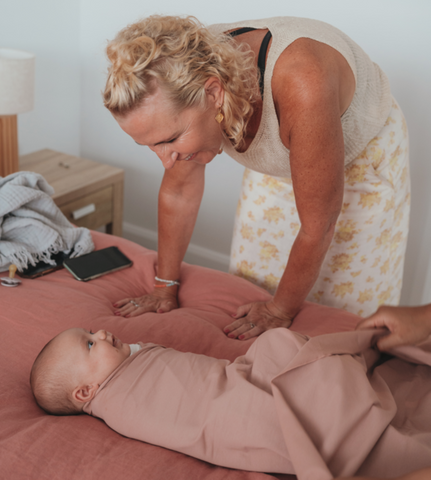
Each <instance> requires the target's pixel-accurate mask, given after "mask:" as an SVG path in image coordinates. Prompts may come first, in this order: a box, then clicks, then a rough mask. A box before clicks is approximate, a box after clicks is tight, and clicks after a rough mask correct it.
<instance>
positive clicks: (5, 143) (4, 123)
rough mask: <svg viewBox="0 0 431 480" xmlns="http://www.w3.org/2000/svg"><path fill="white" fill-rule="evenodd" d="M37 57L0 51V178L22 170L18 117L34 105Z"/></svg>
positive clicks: (18, 52)
mask: <svg viewBox="0 0 431 480" xmlns="http://www.w3.org/2000/svg"><path fill="white" fill-rule="evenodd" d="M34 63H35V61H34V55H33V54H32V53H28V52H24V51H22V50H12V49H9V48H0V177H5V176H6V175H9V174H11V173H14V172H18V171H19V165H18V127H17V114H18V113H23V112H28V111H29V110H32V109H33V104H34Z"/></svg>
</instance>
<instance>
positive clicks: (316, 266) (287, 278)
mask: <svg viewBox="0 0 431 480" xmlns="http://www.w3.org/2000/svg"><path fill="white" fill-rule="evenodd" d="M333 234H334V225H331V226H330V227H329V228H328V230H327V231H326V232H325V233H324V234H322V235H321V236H313V237H312V236H310V235H307V234H306V233H305V232H304V230H303V229H302V228H301V229H300V231H299V233H298V235H297V237H296V239H295V242H294V243H293V246H292V249H291V252H290V255H289V260H288V262H287V265H286V268H285V270H284V273H283V276H282V278H281V280H280V283H279V285H278V288H277V291H276V293H275V295H274V303H275V304H276V305H277V307H278V308H280V309H281V310H282V311H283V312H285V313H286V314H288V315H290V316H292V317H294V316H295V315H296V314H297V313H298V311H299V309H300V308H301V306H302V304H303V303H304V301H305V299H306V297H307V295H308V293H309V292H310V290H311V289H312V287H313V285H314V283H315V282H316V280H317V278H318V276H319V272H320V268H321V266H322V263H323V260H324V258H325V255H326V252H327V251H328V248H329V245H330V243H331V240H332V237H333Z"/></svg>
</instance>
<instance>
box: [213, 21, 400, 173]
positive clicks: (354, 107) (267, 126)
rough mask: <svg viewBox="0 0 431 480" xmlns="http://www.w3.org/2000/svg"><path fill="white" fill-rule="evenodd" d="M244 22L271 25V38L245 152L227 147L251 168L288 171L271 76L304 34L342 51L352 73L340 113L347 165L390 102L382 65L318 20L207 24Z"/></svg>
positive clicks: (221, 27) (219, 28) (216, 29)
mask: <svg viewBox="0 0 431 480" xmlns="http://www.w3.org/2000/svg"><path fill="white" fill-rule="evenodd" d="M242 27H252V28H261V29H266V28H267V29H269V30H270V32H271V33H272V43H271V46H270V48H269V51H268V57H267V61H266V68H265V78H264V97H263V111H262V119H261V122H260V125H259V129H258V131H257V134H256V136H255V138H254V139H253V141H252V142H251V144H250V146H249V147H248V149H247V150H246V151H245V152H244V153H239V152H237V151H236V150H235V149H234V148H233V147H232V145H231V144H230V142H225V145H224V148H225V151H226V153H227V154H228V155H229V156H231V157H232V158H233V159H235V160H236V161H237V162H239V163H240V164H242V165H244V166H245V167H247V168H250V169H251V170H255V171H257V172H260V173H265V174H268V175H272V176H276V177H277V176H278V177H286V176H287V177H289V176H290V162H289V150H288V149H287V148H286V147H285V146H284V145H283V143H282V141H281V139H280V134H279V124H278V119H277V114H276V110H275V106H274V101H273V98H272V89H271V80H272V75H273V71H274V66H275V63H276V61H277V59H278V57H279V56H280V54H281V53H282V52H283V51H284V50H285V49H286V48H287V47H288V46H289V45H290V44H291V43H292V42H294V41H295V40H297V39H298V38H304V37H305V38H311V39H312V40H317V41H319V42H322V43H325V44H327V45H329V46H331V47H332V48H334V49H335V50H337V51H338V52H340V53H341V55H343V57H344V58H345V59H346V60H347V62H348V63H349V65H350V68H351V69H352V71H353V74H354V76H355V80H356V90H355V94H354V97H353V100H352V102H351V104H350V106H349V108H348V109H347V110H346V111H345V112H344V114H343V115H342V117H341V125H342V128H343V135H344V163H345V165H347V164H349V163H350V162H351V161H352V160H354V159H355V158H356V157H357V156H358V155H359V154H360V153H361V152H362V150H364V148H365V147H366V146H367V144H368V143H369V141H370V140H371V139H373V138H374V137H375V136H376V135H377V134H378V132H379V131H380V130H381V128H382V127H383V125H384V124H385V122H386V119H387V117H388V115H389V111H390V108H391V105H392V96H391V91H390V86H389V81H388V79H387V77H386V75H385V74H384V73H383V71H382V70H381V69H380V67H379V66H378V65H376V64H375V63H373V62H372V61H371V59H370V58H369V57H368V55H367V54H366V53H365V52H364V51H363V50H362V48H361V47H359V45H357V44H356V43H355V42H354V41H353V40H351V39H350V38H349V37H348V36H347V35H345V34H344V33H343V32H341V31H340V30H338V29H337V28H335V27H333V26H331V25H329V24H327V23H324V22H321V21H318V20H311V19H307V18H298V17H274V18H267V19H262V20H246V21H243V22H235V23H224V24H218V25H211V26H210V27H209V30H210V31H212V32H213V33H222V32H227V31H229V30H232V29H238V28H242Z"/></svg>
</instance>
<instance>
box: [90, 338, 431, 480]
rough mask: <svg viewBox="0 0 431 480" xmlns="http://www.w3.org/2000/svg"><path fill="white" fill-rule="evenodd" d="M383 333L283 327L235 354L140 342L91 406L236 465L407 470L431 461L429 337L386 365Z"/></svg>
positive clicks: (170, 444) (149, 438)
mask: <svg viewBox="0 0 431 480" xmlns="http://www.w3.org/2000/svg"><path fill="white" fill-rule="evenodd" d="M379 334H381V332H380V333H379V331H362V332H344V333H335V334H328V335H322V336H319V337H314V338H309V337H306V336H303V335H300V334H298V333H295V332H292V331H290V330H287V329H274V330H270V331H268V332H266V333H264V334H263V335H261V336H260V337H259V338H258V339H257V340H256V342H254V344H253V345H252V346H251V347H250V349H249V350H248V352H247V353H246V354H245V355H243V356H241V357H238V358H237V359H236V360H235V361H234V362H229V361H228V360H218V359H215V358H211V357H206V356H203V355H197V354H193V353H183V352H178V351H176V350H173V349H170V348H165V347H162V346H159V345H155V344H142V347H143V348H142V349H141V350H140V351H139V352H138V353H135V354H134V355H132V356H131V357H129V358H128V359H127V360H126V361H125V362H123V364H121V365H120V367H119V368H118V369H117V370H116V371H115V372H113V373H112V374H111V375H110V376H109V377H108V378H107V379H106V381H105V382H104V383H103V384H102V385H101V386H100V388H99V390H98V391H97V393H96V396H95V397H94V398H93V400H92V401H91V402H89V403H88V404H86V405H85V408H84V411H85V412H86V413H88V414H91V415H93V416H96V417H99V418H101V419H103V420H104V421H105V422H106V424H107V425H109V426H110V427H111V428H112V429H114V430H116V431H117V432H119V433H121V434H122V435H125V436H127V437H130V438H134V439H137V440H142V441H145V442H147V443H152V444H155V445H159V446H162V447H165V448H169V449H172V450H176V451H179V452H182V453H185V454H187V455H191V456H193V457H197V458H199V459H202V460H205V461H207V462H210V463H214V464H217V465H221V466H226V467H230V468H238V469H243V470H252V471H261V472H277V473H296V475H297V476H298V478H299V480H302V479H307V480H308V479H310V480H311V479H313V480H316V479H318V480H326V479H332V478H333V476H341V475H343V476H344V475H353V474H355V473H362V474H368V475H378V474H382V475H384V476H388V475H389V476H390V475H391V474H392V471H394V472H395V473H394V474H393V475H395V474H396V475H400V474H403V473H405V472H409V471H411V470H414V469H417V468H421V467H426V466H430V465H431V415H430V412H431V368H430V365H431V339H430V340H428V342H426V343H424V344H423V345H421V348H418V347H409V348H404V349H400V353H402V356H403V358H405V359H407V360H408V361H405V360H401V359H399V358H393V359H389V360H387V361H386V362H384V363H382V364H381V365H378V364H379V363H380V362H381V358H380V357H381V356H380V354H379V353H378V352H376V351H375V350H374V349H372V348H371V345H372V344H373V343H374V341H375V338H376V336H378V335H379ZM411 362H417V363H419V364H422V365H416V364H414V363H411ZM424 364H426V365H424ZM376 365H378V366H376ZM412 382H415V385H416V384H417V386H418V388H417V389H416V390H415V392H414V394H413V393H412V389H411V386H412ZM406 392H407V393H406ZM404 394H406V395H407V396H408V400H409V402H408V404H406V402H405V398H404V396H405V395H404ZM407 423H408V428H405V425H406V424H407ZM382 472H383V473H382Z"/></svg>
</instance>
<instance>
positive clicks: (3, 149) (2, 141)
mask: <svg viewBox="0 0 431 480" xmlns="http://www.w3.org/2000/svg"><path fill="white" fill-rule="evenodd" d="M18 171H19V163H18V124H17V116H16V115H0V177H6V176H7V175H10V174H11V173H15V172H18Z"/></svg>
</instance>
